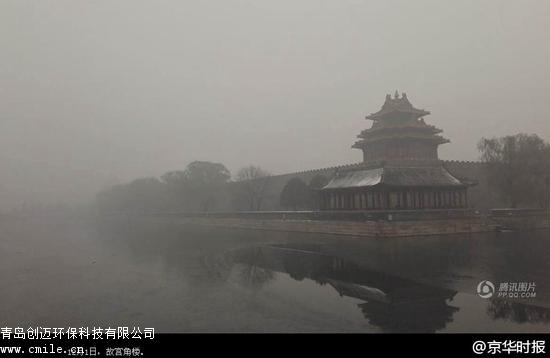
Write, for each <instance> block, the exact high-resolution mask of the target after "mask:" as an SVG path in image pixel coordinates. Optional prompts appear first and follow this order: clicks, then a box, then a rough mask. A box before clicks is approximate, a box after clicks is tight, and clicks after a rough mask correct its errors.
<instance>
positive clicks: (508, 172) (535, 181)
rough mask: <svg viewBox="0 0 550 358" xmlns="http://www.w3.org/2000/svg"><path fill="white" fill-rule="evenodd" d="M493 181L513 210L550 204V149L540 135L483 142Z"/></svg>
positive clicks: (482, 154) (484, 140)
mask: <svg viewBox="0 0 550 358" xmlns="http://www.w3.org/2000/svg"><path fill="white" fill-rule="evenodd" d="M478 148H479V150H480V152H481V160H482V161H484V162H486V163H487V165H488V170H489V180H490V182H491V184H492V185H494V187H495V188H496V189H497V190H498V191H499V192H500V194H501V195H502V196H503V197H505V198H507V199H508V200H509V202H510V205H511V206H512V207H517V206H518V205H529V206H532V205H537V206H540V207H548V204H549V201H550V145H549V144H548V143H545V142H544V140H542V139H541V138H540V137H538V136H537V135H527V134H516V135H513V136H505V137H501V138H491V139H486V138H483V139H481V141H480V142H479V144H478Z"/></svg>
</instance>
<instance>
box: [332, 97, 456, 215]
mask: <svg viewBox="0 0 550 358" xmlns="http://www.w3.org/2000/svg"><path fill="white" fill-rule="evenodd" d="M429 114H430V112H429V111H426V110H423V109H417V108H415V107H414V106H413V105H412V104H411V103H410V102H409V99H408V98H407V95H406V94H405V93H403V94H402V96H401V97H399V94H398V93H397V92H396V93H395V95H394V97H393V98H392V97H391V96H390V95H386V100H385V102H384V104H383V105H382V108H381V109H380V110H379V111H378V112H376V113H372V114H370V115H368V116H367V117H366V119H369V120H371V121H373V123H372V126H371V128H369V129H366V130H364V131H362V132H361V133H360V134H359V135H358V138H359V140H358V141H357V142H355V144H353V146H352V147H353V148H357V149H361V150H362V151H363V163H362V164H361V165H360V166H357V167H355V168H353V169H347V170H342V171H340V172H338V173H336V175H335V177H334V178H333V179H332V180H331V181H330V182H329V183H328V184H327V185H326V186H325V187H324V188H323V189H322V190H321V206H322V208H323V209H325V210H397V209H409V210H411V209H413V210H414V209H458V208H465V207H466V206H467V184H466V183H463V182H461V181H460V180H459V179H457V178H455V177H454V176H452V175H451V174H450V173H449V172H448V171H447V170H446V169H445V168H444V167H443V164H442V162H441V161H440V160H439V158H438V155H437V149H438V147H439V145H440V144H444V143H448V142H449V140H448V139H446V138H443V137H442V136H441V135H440V133H441V132H442V130H441V129H438V128H436V127H435V126H432V125H429V124H427V123H426V122H425V121H424V117H425V116H427V115H429Z"/></svg>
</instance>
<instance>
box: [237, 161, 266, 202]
mask: <svg viewBox="0 0 550 358" xmlns="http://www.w3.org/2000/svg"><path fill="white" fill-rule="evenodd" d="M236 180H237V181H238V182H240V183H239V184H240V185H239V187H238V189H237V192H236V198H235V199H236V200H237V201H240V202H244V203H245V205H246V207H247V210H249V211H258V210H261V208H262V202H263V199H264V197H265V193H266V189H267V185H268V184H269V180H270V174H269V173H268V172H267V171H265V170H263V169H262V168H260V167H259V166H255V165H249V166H247V167H243V168H241V169H239V171H238V172H237V176H236Z"/></svg>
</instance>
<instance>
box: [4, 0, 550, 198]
mask: <svg viewBox="0 0 550 358" xmlns="http://www.w3.org/2000/svg"><path fill="white" fill-rule="evenodd" d="M549 19H550V1H547V0H540V1H504V0H495V1H488V0H485V1H482V0H475V1H474V0H472V1H458V0H456V1H442V0H434V1H419V0H415V1H410V0H407V1H388V0H383V1H366V0H365V1H344V0H331V1H321V0H276V1H275V0H271V1H261V0H254V1H252V0H251V1H240V0H239V1H238V0H223V1H222V0H219V1H204V0H197V1H185V0H178V1H158V0H155V1H153V0H150V1H137V0H128V1H120V0H102V1H101V0H90V1H84V0H80V1H78V0H67V1H46V0H34V1H23V0H14V1H7V0H0V202H1V204H0V206H1V207H8V206H12V205H20V204H21V203H23V202H26V203H27V205H35V204H37V203H42V204H45V203H51V202H66V201H74V200H80V199H83V198H88V197H91V196H92V195H93V194H94V193H95V192H96V191H97V190H98V189H100V188H102V187H105V186H106V185H109V184H112V183H116V182H122V181H126V180H130V179H132V178H135V177H138V176H159V175H161V174H163V173H164V172H166V171H169V170H175V169H182V168H184V167H185V165H186V164H188V163H189V162H191V161H193V160H209V161H216V162H222V163H224V164H225V165H226V166H227V167H228V168H229V169H230V170H231V171H236V170H237V169H238V168H239V167H241V166H243V165H247V164H258V165H261V166H262V167H264V168H265V169H267V170H270V171H271V172H273V173H284V172H290V171H297V170H302V169H311V168H318V167H324V166H331V165H337V164H344V163H351V162H357V161H360V160H361V152H360V151H359V150H356V149H351V148H350V146H351V144H352V143H353V142H354V141H355V137H356V135H357V134H358V133H359V132H360V131H361V130H362V129H364V128H366V127H368V126H370V122H369V121H366V120H364V119H363V118H364V116H365V115H366V114H368V113H370V112H375V111H377V110H378V109H379V108H380V106H381V105H382V103H383V101H384V96H385V94H386V93H393V92H394V91H395V90H396V89H397V90H399V91H400V92H401V91H404V92H407V94H408V97H409V99H410V100H411V102H412V103H413V104H414V105H415V106H416V107H419V108H424V109H427V110H430V111H431V112H432V114H431V115H430V116H428V117H426V121H427V122H428V123H430V124H435V125H436V126H438V127H440V128H442V129H443V130H444V135H445V136H446V137H448V138H449V139H451V143H450V144H446V145H444V146H442V147H441V149H440V157H441V158H444V159H463V160H473V159H477V156H478V154H477V150H476V147H475V146H476V142H477V141H478V140H479V138H480V137H482V136H495V135H505V134H513V133H517V132H528V133H537V134H539V135H541V136H542V137H543V138H545V139H546V140H550V121H549V120H550V100H549V98H550V20H549Z"/></svg>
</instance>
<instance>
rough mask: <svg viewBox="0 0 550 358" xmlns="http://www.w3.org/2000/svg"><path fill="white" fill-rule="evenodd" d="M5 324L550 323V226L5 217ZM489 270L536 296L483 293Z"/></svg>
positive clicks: (293, 326)
mask: <svg viewBox="0 0 550 358" xmlns="http://www.w3.org/2000/svg"><path fill="white" fill-rule="evenodd" d="M0 227H1V230H0V282H1V285H2V290H1V294H0V326H12V327H13V326H45V327H54V326H55V327H68V326H72V327H75V326H76V327H80V326H92V325H96V326H105V327H106V326H122V325H127V326H138V325H139V326H141V327H155V328H156V329H157V331H161V332H487V331H489V332H510V331H511V332H550V232H548V231H534V232H529V233H527V232H525V233H517V232H509V233H498V234H497V233H491V234H482V235H471V236H445V237H418V238H400V239H367V238H353V237H344V236H331V235H317V234H296V233H275V232H261V231H246V230H243V231H240V230H225V229H213V228H200V227H189V226H182V225H179V224H175V223H169V222H167V221H164V222H159V221H156V222H155V221H153V220H152V219H140V220H136V219H133V220H130V219H127V220H117V221H109V222H105V221H103V222H99V221H96V220H85V219H74V218H73V219H67V218H65V219H64V218H60V217H41V218H33V219H25V220H23V219H18V220H14V219H6V218H4V219H2V220H1V221H0ZM481 280H490V281H492V282H493V283H495V285H496V286H497V289H498V288H499V284H500V283H505V282H518V283H519V282H529V283H531V282H534V283H535V284H536V289H535V292H536V297H535V298H529V299H523V300H521V299H507V300H506V299H499V298H496V297H492V298H490V299H483V298H481V297H479V296H478V295H477V293H476V287H477V285H478V283H479V282H480V281H481Z"/></svg>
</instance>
